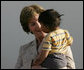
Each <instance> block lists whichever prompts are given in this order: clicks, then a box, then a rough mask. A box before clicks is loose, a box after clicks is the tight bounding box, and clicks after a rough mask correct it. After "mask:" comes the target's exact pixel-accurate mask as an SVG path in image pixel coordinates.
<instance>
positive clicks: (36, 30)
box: [28, 14, 46, 45]
mask: <svg viewBox="0 0 84 70" xmlns="http://www.w3.org/2000/svg"><path fill="white" fill-rule="evenodd" d="M38 17H39V14H36V15H35V16H34V17H33V18H32V19H30V21H28V23H29V24H28V27H29V29H30V31H31V32H32V33H33V34H34V35H35V37H36V39H37V41H38V45H39V44H40V43H41V42H42V40H43V38H44V37H45V35H46V33H44V32H43V31H42V30H41V25H40V23H39V22H38Z"/></svg>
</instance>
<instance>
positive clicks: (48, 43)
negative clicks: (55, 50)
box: [42, 35, 51, 50]
mask: <svg viewBox="0 0 84 70" xmlns="http://www.w3.org/2000/svg"><path fill="white" fill-rule="evenodd" d="M42 50H51V38H50V35H47V36H46V37H45V38H44V39H43V45H42Z"/></svg>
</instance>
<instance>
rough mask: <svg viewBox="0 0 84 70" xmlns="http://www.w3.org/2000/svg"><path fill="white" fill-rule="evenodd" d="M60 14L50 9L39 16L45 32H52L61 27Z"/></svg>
mask: <svg viewBox="0 0 84 70" xmlns="http://www.w3.org/2000/svg"><path fill="white" fill-rule="evenodd" d="M60 16H61V15H60V14H59V13H58V12H57V11H55V10H54V9H48V10H46V11H44V12H42V13H41V14H40V16H39V19H38V20H39V22H40V23H41V26H42V30H43V31H44V32H51V31H53V30H55V29H56V27H59V26H60V20H61V19H60Z"/></svg>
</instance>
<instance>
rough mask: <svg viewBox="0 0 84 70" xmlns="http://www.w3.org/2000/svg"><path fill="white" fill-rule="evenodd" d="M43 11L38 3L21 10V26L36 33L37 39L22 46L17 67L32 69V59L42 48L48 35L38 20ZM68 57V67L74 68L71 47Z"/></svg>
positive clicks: (67, 52) (68, 49) (28, 31)
mask: <svg viewBox="0 0 84 70" xmlns="http://www.w3.org/2000/svg"><path fill="white" fill-rule="evenodd" d="M43 11H44V9H43V8H42V7H40V6H38V5H31V6H26V7H24V8H23V9H22V11H21V14H20V22H21V26H22V28H23V30H24V31H25V32H26V33H32V34H34V35H35V40H33V41H32V42H30V43H28V44H25V45H23V46H21V47H20V51H19V57H18V60H17V63H16V66H15V68H17V69H31V64H32V60H34V59H35V57H36V55H37V54H38V52H39V50H40V46H41V43H42V40H43V38H44V37H45V36H46V33H44V32H43V31H41V25H40V23H39V22H38V17H39V14H40V13H41V12H43ZM66 58H67V62H68V63H67V68H68V69H74V68H75V64H74V60H73V55H72V51H71V48H70V47H68V48H67V50H66ZM39 67H40V66H39ZM39 67H36V66H33V67H32V68H33V69H36V68H37V69H39ZM42 69H43V67H42Z"/></svg>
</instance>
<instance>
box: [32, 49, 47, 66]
mask: <svg viewBox="0 0 84 70" xmlns="http://www.w3.org/2000/svg"><path fill="white" fill-rule="evenodd" d="M48 53H49V50H41V52H40V53H39V54H38V55H37V58H36V59H35V60H34V61H33V65H35V66H36V65H40V64H41V63H42V62H43V61H44V60H45V58H46V57H47V56H48Z"/></svg>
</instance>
